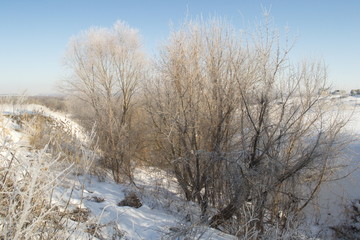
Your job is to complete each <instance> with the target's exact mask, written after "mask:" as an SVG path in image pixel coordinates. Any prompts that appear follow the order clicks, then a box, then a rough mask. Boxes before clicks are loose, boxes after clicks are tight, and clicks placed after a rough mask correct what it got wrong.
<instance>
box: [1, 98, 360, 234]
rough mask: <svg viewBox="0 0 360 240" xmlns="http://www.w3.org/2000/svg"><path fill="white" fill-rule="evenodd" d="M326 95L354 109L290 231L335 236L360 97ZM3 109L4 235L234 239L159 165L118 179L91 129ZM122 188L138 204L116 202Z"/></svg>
mask: <svg viewBox="0 0 360 240" xmlns="http://www.w3.org/2000/svg"><path fill="white" fill-rule="evenodd" d="M330 101H334V103H336V105H339V104H340V106H341V108H342V109H343V114H344V115H346V116H349V115H352V116H351V120H350V121H349V123H348V125H347V127H346V132H347V134H346V135H345V136H344V137H349V139H351V142H350V145H349V146H348V148H347V150H346V152H344V154H343V155H342V156H343V157H342V159H341V160H339V162H338V163H339V164H338V168H336V169H335V170H334V172H333V174H332V175H331V178H329V179H327V180H328V181H327V182H326V183H325V184H324V185H323V186H322V187H321V189H320V192H319V194H318V197H316V198H315V200H314V201H313V202H312V204H310V205H309V206H308V207H307V208H306V209H305V210H304V213H305V216H306V218H305V219H306V221H305V222H303V223H299V224H298V225H297V226H298V229H297V230H294V229H289V233H288V236H289V237H290V236H297V238H306V236H315V237H334V236H335V235H334V232H333V231H332V230H330V227H334V226H340V225H341V224H343V223H344V222H346V221H347V219H346V214H344V212H345V211H344V208H345V207H346V206H350V203H351V201H353V200H356V199H360V185H358V184H357V183H358V182H359V181H360V172H359V170H358V167H359V161H360V157H359V154H360V140H359V136H360V124H359V120H358V119H360V98H356V97H347V98H344V99H333V100H330ZM0 109H1V116H0V128H1V136H0V140H1V143H2V144H1V149H0V153H1V154H0V163H1V169H0V177H1V178H2V179H3V181H2V185H1V195H0V203H1V206H0V216H1V217H0V232H2V235H0V238H1V239H22V238H21V236H26V237H27V238H28V239H42V238H45V239H46V238H53V239H236V238H235V237H233V236H230V235H226V234H224V233H222V232H221V231H219V230H215V229H212V228H209V227H207V226H206V225H205V224H201V221H200V208H199V206H197V205H196V204H195V203H192V202H187V201H184V200H183V197H182V195H181V193H180V192H181V191H180V189H179V186H178V184H177V182H176V180H175V179H174V178H173V177H172V176H171V175H170V174H168V173H166V172H164V171H161V170H159V169H156V168H153V167H152V168H149V167H140V168H138V169H137V170H136V171H135V180H134V183H135V184H116V183H115V182H114V181H112V180H111V177H110V174H109V173H107V172H106V171H105V170H104V169H100V168H97V166H96V164H97V161H98V159H97V149H96V148H92V147H91V146H90V145H91V144H90V142H91V139H92V136H91V134H88V133H85V132H84V130H83V129H82V127H80V126H79V125H78V124H76V123H75V122H74V121H72V120H71V119H70V118H69V117H68V116H66V115H65V114H62V113H57V112H53V111H50V110H49V109H47V108H45V107H43V106H39V105H2V106H1V107H0ZM39 122H40V123H41V124H45V125H46V124H47V125H49V126H51V127H50V128H44V126H43V125H39ZM39 131H40V132H41V131H42V132H41V134H42V136H39ZM46 131H50V132H48V133H47V134H45V132H46ZM49 133H50V134H49ZM54 133H56V134H54ZM41 134H40V135H41ZM59 134H60V135H59ZM45 135H50V136H48V138H44V136H45ZM45 139H48V140H49V143H47V142H44V143H43V144H40V145H39V144H38V142H36V141H40V140H42V141H44V140H45ZM54 139H55V140H54ZM35 143H36V144H35ZM66 143H68V144H66ZM63 150H66V152H65V151H64V152H61V151H63ZM74 154H75V155H76V158H75V157H73V158H70V160H69V158H68V156H69V155H74ZM335 179H338V180H336V181H335ZM127 196H132V197H133V200H134V199H135V202H137V200H139V201H140V204H138V205H141V206H137V207H138V208H135V207H130V206H119V205H126V204H119V203H120V202H121V201H122V200H124V199H125V198H126V197H127ZM130 198H131V197H130ZM349 224H350V223H349ZM308 226H311V228H308ZM17 234H19V235H17ZM244 237H245V238H246V236H244ZM250 237H251V236H249V238H250Z"/></svg>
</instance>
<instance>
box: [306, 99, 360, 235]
mask: <svg viewBox="0 0 360 240" xmlns="http://www.w3.org/2000/svg"><path fill="white" fill-rule="evenodd" d="M327 100H328V99H327ZM330 101H333V103H334V105H337V106H340V108H341V112H342V114H341V115H342V116H345V117H350V119H349V122H348V123H347V125H346V127H345V135H344V137H345V138H347V140H349V141H350V144H349V145H348V146H347V147H346V149H345V151H344V152H343V153H342V154H341V157H340V159H337V163H336V164H338V165H339V168H337V169H336V170H335V171H334V173H333V175H332V176H331V177H330V178H329V181H327V182H325V183H324V184H323V185H322V186H321V188H320V191H319V193H318V196H317V197H316V199H314V201H312V204H311V205H309V206H308V207H307V208H306V209H305V213H306V217H307V220H308V222H309V223H310V224H312V225H313V226H314V227H315V232H320V233H321V234H322V235H323V236H324V237H330V236H331V234H332V232H331V230H330V229H329V228H330V227H333V226H337V225H338V224H341V223H344V222H346V221H348V219H346V217H347V216H346V214H345V212H346V211H345V207H350V205H351V202H352V201H353V200H356V199H360V184H359V183H360V96H358V97H353V96H348V97H344V98H340V97H339V96H335V97H332V99H331V100H330Z"/></svg>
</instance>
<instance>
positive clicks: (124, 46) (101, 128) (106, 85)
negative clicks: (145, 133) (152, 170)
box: [65, 21, 146, 181]
mask: <svg viewBox="0 0 360 240" xmlns="http://www.w3.org/2000/svg"><path fill="white" fill-rule="evenodd" d="M145 63H146V62H145V56H144V53H143V51H142V49H141V43H140V40H139V35H138V32H137V30H135V29H133V28H131V27H129V26H128V25H127V24H125V23H124V22H120V21H119V22H116V23H115V24H114V26H113V27H112V28H110V29H107V28H90V29H89V30H86V31H84V32H82V33H81V34H79V35H78V36H75V37H73V38H72V39H71V41H70V43H69V46H68V51H67V55H66V57H65V64H66V66H67V67H68V68H69V70H70V72H71V75H70V77H69V79H68V80H67V82H66V83H67V85H66V89H67V90H68V91H69V92H71V93H72V94H74V95H75V96H77V97H79V98H80V99H82V100H83V101H84V102H86V103H87V104H88V105H89V106H90V107H91V110H92V111H93V113H92V115H91V116H92V119H91V120H92V123H95V126H96V130H97V135H98V137H99V146H100V148H101V149H102V152H103V156H104V161H105V164H106V166H107V167H109V168H110V169H111V170H112V172H113V176H114V179H115V180H116V181H121V179H122V178H123V176H128V177H130V178H131V168H132V164H131V159H132V158H133V157H134V156H133V155H134V153H135V152H136V149H137V147H138V143H137V142H134V138H135V137H136V134H135V133H134V132H132V127H133V126H132V116H133V113H134V105H135V103H136V101H135V100H134V97H135V94H136V92H137V88H138V85H139V82H140V81H141V80H142V79H143V77H144V69H145Z"/></svg>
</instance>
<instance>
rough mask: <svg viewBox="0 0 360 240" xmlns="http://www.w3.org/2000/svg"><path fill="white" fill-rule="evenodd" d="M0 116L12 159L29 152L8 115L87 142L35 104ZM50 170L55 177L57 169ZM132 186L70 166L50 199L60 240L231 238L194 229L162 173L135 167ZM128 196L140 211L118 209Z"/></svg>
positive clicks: (193, 209)
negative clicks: (48, 122)
mask: <svg viewBox="0 0 360 240" xmlns="http://www.w3.org/2000/svg"><path fill="white" fill-rule="evenodd" d="M0 112H1V114H0V130H1V136H0V141H1V143H2V146H6V145H10V144H11V147H12V149H16V154H17V156H18V157H25V156H30V155H31V154H32V152H33V151H35V150H33V149H32V148H31V146H30V145H29V141H28V139H27V138H28V136H27V133H26V131H24V129H22V127H21V126H20V125H18V124H17V122H16V121H15V120H14V119H12V118H11V117H10V116H9V114H15V115H16V114H19V113H24V112H26V113H29V114H33V113H35V112H37V113H41V114H43V115H45V116H48V117H51V118H53V119H54V120H55V121H60V122H61V123H63V125H64V126H67V127H68V128H70V129H72V133H73V134H74V135H75V136H76V137H77V138H78V139H79V140H80V141H86V139H87V136H86V134H84V133H83V130H82V128H81V127H80V126H78V125H77V124H76V123H75V122H73V121H71V120H70V119H68V118H67V117H66V116H65V115H64V114H61V113H54V112H52V111H50V110H49V109H47V108H45V107H42V106H39V105H18V106H15V107H14V106H13V105H2V106H0ZM1 149H2V150H3V151H2V152H0V154H2V155H3V156H5V155H6V156H8V155H9V154H8V153H7V152H6V149H7V148H5V147H2V148H1ZM60 165H61V164H60ZM53 171H54V175H60V173H61V172H62V171H63V169H61V168H55V169H54V170H53ZM135 182H136V187H135V186H133V185H124V184H116V183H115V182H113V181H112V180H111V179H110V178H109V177H98V176H94V175H90V174H87V173H86V172H83V171H80V170H77V168H76V167H75V166H73V167H72V169H71V170H70V171H69V173H68V174H67V175H66V176H65V177H63V178H62V180H61V182H60V183H58V185H57V186H56V188H55V189H54V192H53V193H52V199H51V202H52V204H53V205H56V206H57V207H58V208H59V213H66V216H65V217H63V218H62V221H63V225H64V226H65V228H66V229H67V230H66V231H65V232H66V234H65V235H64V239H65V238H66V239H84V240H85V239H183V236H184V235H185V233H186V234H187V236H188V239H224V240H225V239H236V238H235V237H233V236H230V235H226V234H224V233H222V232H220V231H218V230H215V229H211V228H208V227H206V226H203V225H195V226H194V225H193V224H192V223H191V222H190V221H189V219H188V216H190V215H191V218H193V215H194V216H196V214H194V213H197V212H199V209H198V207H197V206H196V205H195V204H193V203H189V202H186V201H183V200H182V199H181V198H180V197H179V196H178V195H177V192H178V191H177V188H178V186H177V184H176V181H175V180H174V179H172V178H170V177H169V176H167V174H166V173H164V172H162V171H159V170H156V169H146V168H142V169H141V168H140V169H138V170H137V171H136V174H135ZM131 192H134V193H136V195H137V196H138V197H139V198H140V200H141V202H142V206H141V207H139V208H133V207H127V206H118V203H119V202H120V201H122V200H123V199H124V198H125V196H126V195H127V194H129V193H131ZM181 236H182V237H181Z"/></svg>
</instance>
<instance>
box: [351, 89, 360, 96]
mask: <svg viewBox="0 0 360 240" xmlns="http://www.w3.org/2000/svg"><path fill="white" fill-rule="evenodd" d="M350 95H351V96H355V95H360V89H352V90H351V91H350Z"/></svg>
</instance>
